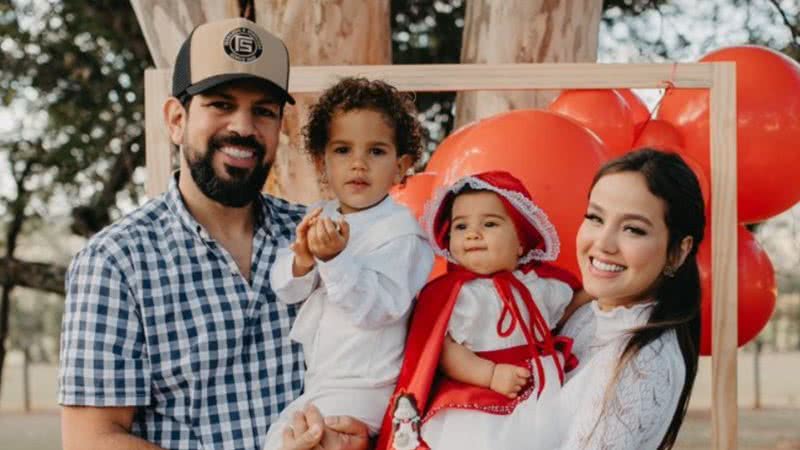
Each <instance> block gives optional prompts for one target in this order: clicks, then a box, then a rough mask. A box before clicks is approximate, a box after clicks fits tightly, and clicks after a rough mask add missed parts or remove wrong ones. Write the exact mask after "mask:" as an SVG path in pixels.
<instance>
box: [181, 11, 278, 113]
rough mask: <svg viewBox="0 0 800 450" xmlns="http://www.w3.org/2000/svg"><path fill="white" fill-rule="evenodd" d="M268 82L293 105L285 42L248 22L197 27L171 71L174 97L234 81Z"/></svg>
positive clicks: (205, 24)
mask: <svg viewBox="0 0 800 450" xmlns="http://www.w3.org/2000/svg"><path fill="white" fill-rule="evenodd" d="M241 79H257V80H262V81H264V82H266V83H267V84H268V85H270V86H271V87H272V88H274V89H275V91H276V92H279V93H280V95H282V96H283V98H282V100H284V101H287V102H289V103H291V104H294V98H292V96H291V95H289V91H288V88H289V51H288V50H287V49H286V45H284V43H283V41H281V40H280V39H279V38H278V37H276V36H275V35H273V34H271V33H270V32H268V31H267V30H265V29H264V28H262V27H261V26H259V25H257V24H256V23H254V22H251V21H249V20H247V19H242V18H235V19H226V20H220V21H216V22H208V23H204V24H202V25H199V26H197V27H196V28H195V29H194V30H192V32H191V34H189V37H188V38H186V41H184V43H183V45H181V49H180V50H179V51H178V57H177V58H175V67H174V68H173V72H172V95H173V96H174V97H177V98H182V97H184V96H186V95H195V94H199V93H201V92H203V91H206V90H208V89H210V88H212V87H214V86H218V85H220V84H222V83H226V82H228V81H232V80H241Z"/></svg>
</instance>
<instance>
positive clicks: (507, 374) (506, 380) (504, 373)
mask: <svg viewBox="0 0 800 450" xmlns="http://www.w3.org/2000/svg"><path fill="white" fill-rule="evenodd" d="M530 377H531V372H530V371H529V370H528V369H525V368H523V367H519V366H515V365H512V364H497V365H495V366H494V371H493V372H492V381H491V382H490V383H489V388H490V389H491V390H493V391H495V392H497V393H500V394H503V395H505V396H506V397H508V398H516V397H517V395H518V394H519V391H520V390H521V389H522V387H523V386H525V385H526V384H527V383H528V379H530Z"/></svg>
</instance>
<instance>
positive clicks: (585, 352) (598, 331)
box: [558, 302, 686, 450]
mask: <svg viewBox="0 0 800 450" xmlns="http://www.w3.org/2000/svg"><path fill="white" fill-rule="evenodd" d="M651 312H652V304H641V305H636V306H633V307H631V308H625V307H618V308H615V309H613V310H611V311H602V310H600V308H599V307H598V305H597V302H592V303H590V304H589V305H586V306H584V307H582V308H581V309H579V310H578V311H576V312H575V314H574V315H573V316H572V317H571V318H570V320H569V321H568V322H567V324H566V325H565V326H564V329H563V330H562V334H564V335H567V336H570V337H572V338H573V339H574V340H575V344H574V348H573V350H574V351H575V354H576V356H578V359H579V360H580V365H579V366H578V368H577V369H576V370H575V371H573V372H571V373H570V376H571V378H570V379H569V380H568V381H567V383H566V384H565V385H564V387H563V390H562V391H561V398H560V404H559V407H560V408H559V411H558V413H559V415H560V420H559V422H560V423H562V424H563V425H564V427H565V428H563V429H562V431H561V433H562V436H563V440H562V442H563V443H562V445H561V447H560V448H562V449H564V450H567V449H569V450H579V449H586V450H595V449H612V448H613V449H615V450H639V449H654V448H657V447H658V445H659V443H661V441H662V439H663V438H664V435H665V434H666V432H667V429H668V428H669V424H670V422H671V421H672V417H673V415H674V414H675V410H676V408H677V406H678V400H679V398H680V394H681V390H682V389H683V383H684V378H685V374H686V367H685V365H684V362H683V357H682V355H681V351H680V347H679V345H678V339H677V336H676V335H675V332H674V331H668V332H666V333H664V334H663V335H661V336H660V337H659V338H658V339H656V340H654V341H653V342H651V343H649V344H647V345H646V346H644V347H643V348H642V349H641V350H640V351H639V352H638V353H637V354H636V356H635V357H634V358H633V359H631V360H630V361H629V362H628V363H627V364H626V365H625V366H624V368H623V369H622V373H621V374H620V377H619V379H618V381H617V382H616V383H615V385H614V386H613V387H612V388H611V391H610V400H609V401H608V404H607V406H606V409H605V411H603V402H604V399H605V396H606V389H607V387H608V386H609V384H610V383H611V381H612V377H613V376H614V371H615V368H616V366H617V364H618V362H619V358H620V355H621V353H622V351H623V350H624V348H625V345H626V344H627V342H628V339H629V336H630V335H629V333H628V332H629V330H630V329H632V328H635V327H637V326H641V325H644V324H645V323H647V320H648V318H649V317H650V313H651Z"/></svg>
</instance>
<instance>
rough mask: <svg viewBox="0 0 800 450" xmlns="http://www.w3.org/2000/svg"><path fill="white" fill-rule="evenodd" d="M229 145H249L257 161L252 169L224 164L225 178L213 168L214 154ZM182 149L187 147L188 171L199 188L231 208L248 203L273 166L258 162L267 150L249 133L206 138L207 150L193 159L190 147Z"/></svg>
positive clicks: (254, 196) (257, 191) (257, 193)
mask: <svg viewBox="0 0 800 450" xmlns="http://www.w3.org/2000/svg"><path fill="white" fill-rule="evenodd" d="M228 145H229V146H234V147H241V148H248V149H252V150H253V151H254V152H255V158H256V161H258V162H257V163H256V165H255V167H253V168H252V169H243V168H240V167H232V166H228V165H225V169H224V170H225V171H226V172H227V175H228V176H229V177H230V179H228V180H224V179H221V178H219V177H218V176H217V174H216V172H214V167H213V161H214V154H215V153H216V152H218V151H219V150H220V148H222V147H224V146H228ZM185 150H189V151H184V158H185V159H186V162H187V164H188V165H189V173H191V175H192V178H193V179H194V182H195V184H197V187H199V188H200V191H201V192H203V194H205V196H206V197H208V198H210V199H211V200H214V201H215V202H217V203H220V204H222V205H224V206H228V207H232V208H241V207H243V206H247V205H249V204H250V203H251V202H252V201H253V200H255V199H256V198H257V197H258V196H259V194H260V193H261V188H262V187H263V186H264V182H265V181H266V180H267V175H269V169H270V167H271V166H272V165H271V164H270V163H269V162H264V163H262V162H261V161H262V160H263V159H264V154H265V153H266V150H265V149H264V146H263V145H261V144H260V143H259V142H258V141H257V140H256V139H255V138H254V137H252V136H249V137H241V136H223V137H218V136H214V137H212V138H211V139H209V141H208V145H207V151H206V154H205V155H203V156H201V157H199V158H197V159H195V160H192V159H191V157H190V155H189V153H191V152H192V149H188V148H187V149H185Z"/></svg>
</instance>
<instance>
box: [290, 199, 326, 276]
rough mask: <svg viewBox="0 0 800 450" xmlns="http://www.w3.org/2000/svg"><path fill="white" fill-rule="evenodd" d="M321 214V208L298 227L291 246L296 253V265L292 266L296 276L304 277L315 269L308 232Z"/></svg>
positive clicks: (304, 218)
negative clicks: (309, 246)
mask: <svg viewBox="0 0 800 450" xmlns="http://www.w3.org/2000/svg"><path fill="white" fill-rule="evenodd" d="M320 212H322V209H321V208H317V209H315V210H313V211H311V212H310V213H308V214H307V215H306V216H305V217H303V220H302V221H301V222H300V224H299V225H297V231H296V233H295V239H294V242H293V243H292V245H291V246H290V248H291V249H292V252H294V263H293V264H292V272H293V274H294V276H303V275H305V274H306V273H308V272H309V271H310V270H311V268H312V267H314V255H313V254H312V253H311V249H309V248H308V230H309V229H310V228H311V227H312V226H313V225H314V223H316V221H317V219H318V217H319V214H320Z"/></svg>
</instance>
